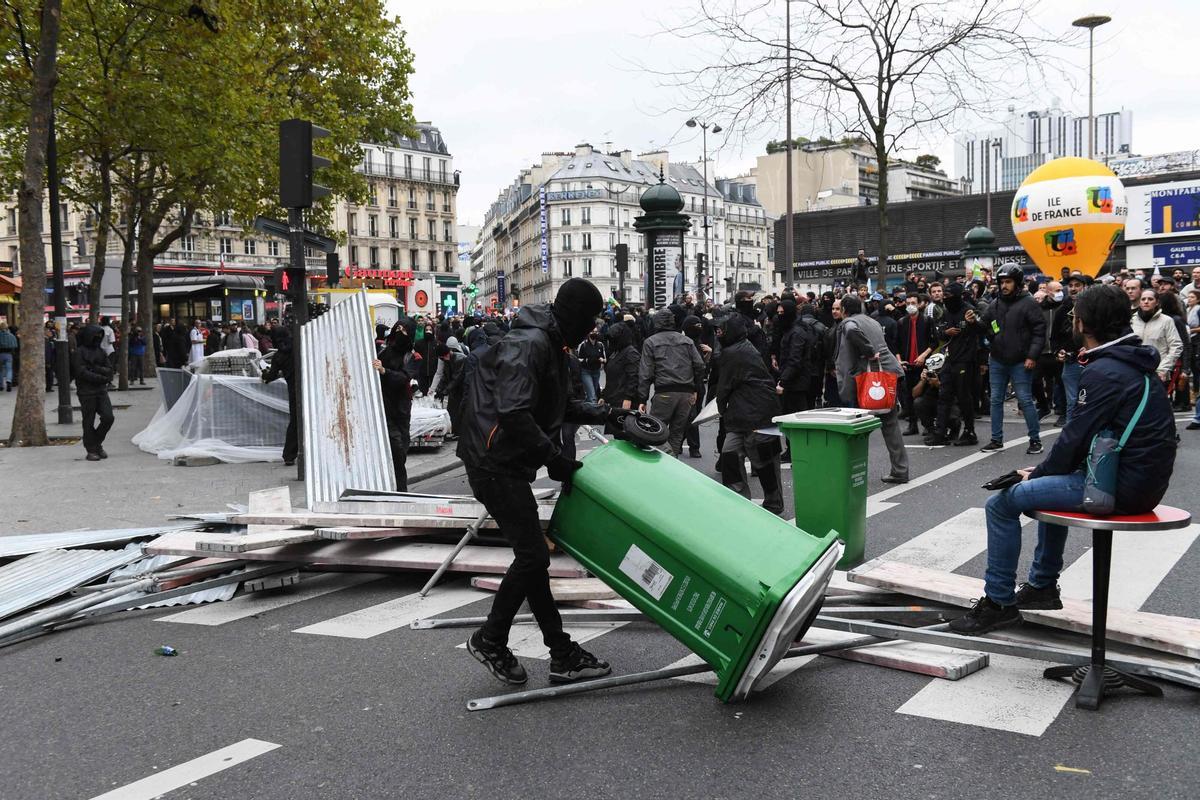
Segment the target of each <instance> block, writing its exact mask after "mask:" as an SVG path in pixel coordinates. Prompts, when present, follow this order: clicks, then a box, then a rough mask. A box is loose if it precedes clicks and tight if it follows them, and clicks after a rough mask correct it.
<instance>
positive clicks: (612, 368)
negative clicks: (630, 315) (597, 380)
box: [600, 322, 642, 409]
mask: <svg viewBox="0 0 1200 800" xmlns="http://www.w3.org/2000/svg"><path fill="white" fill-rule="evenodd" d="M608 349H609V357H608V360H607V361H606V362H605V364H604V390H603V391H602V392H601V394H600V396H601V398H603V400H604V402H605V403H607V404H608V405H609V406H610V407H612V408H627V409H628V408H633V407H634V406H636V405H637V402H638V401H637V397H638V366H639V364H640V363H641V358H642V356H641V353H640V352H639V351H638V348H637V347H635V346H634V344H633V330H632V329H631V328H630V327H629V325H628V324H627V323H624V322H616V323H613V324H612V325H609V326H608Z"/></svg>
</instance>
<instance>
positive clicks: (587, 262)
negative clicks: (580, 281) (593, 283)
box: [583, 258, 592, 278]
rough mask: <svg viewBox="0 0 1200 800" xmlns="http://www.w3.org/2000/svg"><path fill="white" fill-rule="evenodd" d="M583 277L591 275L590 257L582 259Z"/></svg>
mask: <svg viewBox="0 0 1200 800" xmlns="http://www.w3.org/2000/svg"><path fill="white" fill-rule="evenodd" d="M583 277H585V278H590V277H592V260H591V259H590V258H585V259H584V260H583Z"/></svg>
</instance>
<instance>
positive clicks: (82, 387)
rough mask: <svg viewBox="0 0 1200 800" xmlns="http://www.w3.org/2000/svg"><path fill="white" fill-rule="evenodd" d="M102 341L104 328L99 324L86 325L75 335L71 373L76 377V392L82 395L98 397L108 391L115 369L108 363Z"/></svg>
mask: <svg viewBox="0 0 1200 800" xmlns="http://www.w3.org/2000/svg"><path fill="white" fill-rule="evenodd" d="M102 341H104V329H103V328H101V327H100V326H99V325H85V326H84V328H83V330H81V331H80V332H79V333H78V334H76V335H75V351H74V352H73V353H72V354H71V375H72V376H73V377H74V378H75V393H76V394H77V395H79V396H80V397H96V396H97V395H102V394H105V393H107V392H108V382H109V381H110V380H112V377H113V371H112V367H110V366H109V365H108V356H106V355H105V354H104V351H103V350H101V349H100V343H101V342H102Z"/></svg>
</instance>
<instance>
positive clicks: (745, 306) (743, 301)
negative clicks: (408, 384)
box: [733, 295, 754, 317]
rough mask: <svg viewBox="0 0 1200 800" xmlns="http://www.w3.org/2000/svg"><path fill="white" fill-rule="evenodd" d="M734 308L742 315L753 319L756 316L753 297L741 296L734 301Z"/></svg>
mask: <svg viewBox="0 0 1200 800" xmlns="http://www.w3.org/2000/svg"><path fill="white" fill-rule="evenodd" d="M733 307H734V308H736V309H737V310H738V311H739V312H740V313H742V314H745V315H746V316H748V317H752V316H754V297H753V296H752V295H749V296H748V295H740V296H739V297H738V298H737V299H736V300H734V301H733Z"/></svg>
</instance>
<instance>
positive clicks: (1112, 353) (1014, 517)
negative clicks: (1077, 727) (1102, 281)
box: [950, 286, 1176, 681]
mask: <svg viewBox="0 0 1200 800" xmlns="http://www.w3.org/2000/svg"><path fill="white" fill-rule="evenodd" d="M1072 327H1073V330H1074V333H1075V336H1076V339H1077V340H1080V341H1081V344H1082V345H1083V349H1082V350H1081V351H1080V352H1079V356H1078V358H1079V363H1081V364H1083V365H1084V368H1083V372H1082V374H1081V375H1080V378H1079V400H1078V402H1077V403H1076V404H1075V408H1074V409H1073V410H1072V411H1071V413H1070V414H1069V415H1068V416H1067V422H1066V425H1065V426H1064V427H1063V429H1062V433H1060V434H1059V436H1058V440H1057V441H1055V443H1054V447H1053V448H1052V449H1051V450H1050V453H1049V454H1048V455H1047V456H1046V457H1045V458H1044V459H1043V460H1042V463H1041V464H1039V465H1037V466H1036V467H1033V468H1031V469H1024V470H1018V472H1020V473H1021V476H1022V481H1021V482H1020V483H1018V484H1016V485H1015V486H1011V487H1009V488H1007V489H1005V490H1004V491H1002V492H999V493H997V494H994V495H992V497H991V498H989V499H988V502H987V528H988V559H987V560H988V565H987V571H986V572H985V573H984V591H985V595H984V596H983V597H982V598H980V600H979V602H978V603H976V604H975V606H974V607H973V608H972V609H971V611H970V612H968V613H967V614H966V615H965V616H963V617H960V618H959V619H957V620H954V621H953V622H951V623H950V627H951V629H952V630H954V631H956V632H958V633H964V634H968V635H974V634H982V633H987V632H988V631H992V630H995V629H997V628H1001V627H1004V626H1006V625H1011V624H1014V623H1016V622H1018V621H1019V620H1020V618H1021V615H1020V610H1021V609H1027V610H1035V609H1038V610H1053V609H1059V608H1062V599H1061V597H1060V595H1059V588H1058V585H1057V582H1058V576H1059V573H1060V572H1061V571H1062V566H1063V549H1064V547H1065V546H1066V542H1067V528H1065V527H1063V526H1061V525H1048V524H1046V523H1044V522H1039V523H1038V546H1037V551H1036V553H1035V555H1034V559H1033V564H1032V565H1031V566H1030V568H1029V581H1028V583H1025V584H1023V585H1022V586H1021V587H1020V589H1019V590H1016V591H1014V589H1015V582H1016V575H1017V562H1018V560H1019V559H1020V555H1021V523H1022V519H1021V516H1022V514H1025V513H1026V512H1028V511H1032V510H1034V509H1042V510H1048V511H1085V510H1086V509H1085V508H1084V505H1083V489H1084V481H1085V479H1086V473H1087V457H1088V452H1089V450H1090V448H1091V443H1092V439H1093V438H1094V437H1095V436H1096V434H1097V433H1099V432H1100V431H1101V430H1105V429H1107V430H1110V431H1113V432H1114V433H1115V434H1116V435H1117V436H1120V435H1121V434H1122V433H1123V432H1124V431H1125V428H1126V427H1127V426H1128V425H1129V423H1130V421H1131V420H1132V419H1133V417H1134V415H1135V414H1136V413H1137V409H1138V407H1139V405H1141V403H1142V402H1143V397H1146V398H1147V399H1146V401H1145V407H1144V409H1143V410H1142V413H1141V416H1140V417H1139V418H1138V419H1137V421H1136V423H1135V424H1134V426H1133V428H1132V430H1131V431H1130V435H1129V439H1128V440H1127V441H1126V442H1125V447H1124V449H1122V450H1121V457H1120V459H1119V460H1118V462H1117V485H1116V513H1117V514H1143V513H1146V512H1148V511H1150V510H1151V509H1153V508H1154V507H1155V506H1156V505H1158V503H1159V501H1161V500H1162V498H1163V496H1164V495H1165V494H1166V491H1167V487H1168V485H1169V484H1170V481H1171V473H1172V471H1173V469H1174V464H1175V450H1176V442H1175V418H1174V416H1173V414H1172V411H1171V404H1170V401H1169V400H1168V399H1167V394H1166V390H1165V389H1164V387H1163V385H1162V382H1161V381H1159V380H1156V379H1155V370H1156V368H1157V366H1158V352H1157V351H1156V350H1155V349H1154V348H1153V347H1148V346H1146V345H1143V344H1142V342H1141V340H1140V339H1138V338H1137V336H1135V335H1134V333H1133V332H1132V330H1131V329H1130V325H1129V299H1128V298H1127V297H1126V296H1125V294H1124V292H1122V291H1121V290H1120V289H1117V288H1116V287H1114V286H1093V287H1092V288H1090V289H1087V290H1085V291H1084V292H1082V293H1081V294H1080V295H1079V296H1078V297H1077V298H1076V300H1075V318H1074V322H1073V323H1072ZM1099 677H1100V676H1099V675H1096V676H1094V677H1093V676H1091V675H1089V676H1088V678H1089V681H1090V680H1095V679H1098V678H1099Z"/></svg>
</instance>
